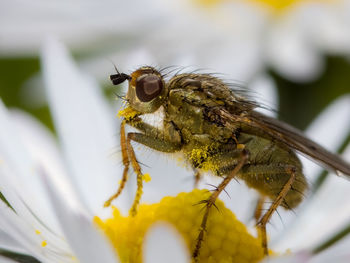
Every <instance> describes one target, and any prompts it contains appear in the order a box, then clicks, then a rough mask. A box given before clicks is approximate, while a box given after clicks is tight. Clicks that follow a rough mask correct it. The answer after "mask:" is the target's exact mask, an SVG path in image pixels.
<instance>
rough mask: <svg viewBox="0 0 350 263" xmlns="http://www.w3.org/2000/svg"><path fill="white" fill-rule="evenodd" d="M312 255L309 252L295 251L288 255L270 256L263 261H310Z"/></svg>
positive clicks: (266, 262) (300, 262) (268, 262)
mask: <svg viewBox="0 0 350 263" xmlns="http://www.w3.org/2000/svg"><path fill="white" fill-rule="evenodd" d="M310 258H311V255H309V254H307V253H295V254H291V255H286V256H277V257H273V256H272V257H269V258H267V259H265V260H263V261H262V262H261V263H309V261H310Z"/></svg>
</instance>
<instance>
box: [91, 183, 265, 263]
mask: <svg viewBox="0 0 350 263" xmlns="http://www.w3.org/2000/svg"><path fill="white" fill-rule="evenodd" d="M209 196H210V192H209V191H207V190H197V189H195V190H193V191H192V192H189V193H180V194H178V195H177V196H175V197H170V196H167V197H164V198H163V199H162V200H161V201H160V202H159V203H156V204H141V205H140V206H139V209H138V213H137V214H136V215H135V216H123V215H122V214H121V213H120V211H119V210H118V209H117V208H115V207H113V216H112V217H111V218H109V219H106V220H101V219H100V218H99V217H95V218H94V222H95V223H96V224H97V225H98V226H99V228H100V229H101V230H102V231H103V232H104V233H105V234H106V236H107V237H108V238H109V240H110V241H111V243H112V245H113V247H114V248H115V249H116V252H117V253H118V255H119V259H120V262H122V263H126V262H128V263H129V262H134V263H141V262H142V258H143V241H144V237H145V235H146V234H147V231H148V230H149V229H150V228H151V227H152V225H153V224H155V223H157V222H166V223H168V224H170V225H172V226H174V227H175V229H176V230H177V231H178V232H179V233H180V235H181V236H182V237H183V239H184V240H185V243H186V246H187V248H188V250H189V254H191V252H192V251H193V249H194V247H195V245H196V241H197V237H198V234H199V230H200V224H201V219H202V215H203V204H199V203H200V202H201V201H203V200H206V199H208V198H209ZM215 204H216V206H217V209H215V208H214V209H212V210H211V212H210V214H209V218H208V221H207V227H206V231H205V236H204V240H203V243H202V247H201V250H200V256H199V260H198V262H201V263H209V262H249V263H255V262H259V261H260V260H261V259H262V258H263V256H264V252H263V249H262V247H261V241H260V239H258V238H255V237H253V236H252V235H251V234H250V233H249V232H248V231H247V228H246V227H245V225H244V224H243V223H241V222H239V221H238V220H237V219H236V217H235V215H234V214H233V213H232V212H231V210H229V209H228V208H226V207H225V205H224V203H223V202H222V201H220V200H217V201H216V203H215Z"/></svg>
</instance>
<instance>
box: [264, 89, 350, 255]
mask: <svg viewBox="0 0 350 263" xmlns="http://www.w3.org/2000/svg"><path fill="white" fill-rule="evenodd" d="M329 127H336V128H335V129H332V131H331V135H330V128H329ZM349 132H350V97H349V96H343V97H341V98H339V99H338V100H336V101H335V102H333V103H332V104H331V105H330V106H329V107H327V108H326V110H324V112H322V113H321V114H320V115H319V117H318V118H317V119H316V120H315V121H314V122H313V123H312V124H311V125H310V127H309V128H308V129H307V134H308V135H309V137H310V138H312V139H314V140H315V141H316V142H318V143H320V144H321V145H323V146H325V147H326V148H327V149H329V150H330V151H333V152H335V151H336V149H337V148H339V147H340V145H341V144H342V143H343V141H344V139H345V137H346V136H347V135H348V134H349ZM301 157H302V161H303V166H304V174H305V175H306V177H307V179H308V181H309V183H310V185H312V184H313V182H314V181H315V179H316V178H317V177H316V175H317V174H318V173H319V172H320V171H321V170H322V167H320V166H319V165H318V164H314V163H313V162H311V161H310V160H307V159H306V158H305V157H303V156H301ZM348 158H349V157H348ZM338 185H339V186H338ZM348 187H350V184H348V182H346V181H345V180H344V179H343V178H339V177H337V176H335V175H334V174H330V176H329V178H328V179H327V181H326V182H325V184H324V185H323V188H322V190H321V191H319V192H317V194H316V196H313V197H312V199H311V200H307V201H304V203H303V204H302V205H301V206H300V207H298V208H297V209H296V210H295V212H294V213H291V212H288V211H284V210H281V211H280V214H281V218H282V222H283V224H284V225H288V228H286V227H283V229H280V230H279V231H277V232H276V233H275V234H274V235H275V236H274V238H276V239H274V240H273V243H274V244H276V248H282V247H283V246H285V247H290V248H294V246H297V247H298V248H301V247H303V244H304V243H303V242H301V239H303V237H305V236H306V234H305V233H304V232H303V231H304V229H306V230H305V231H310V232H312V231H315V232H316V233H317V231H316V230H315V228H314V227H317V226H318V227H320V226H319V225H318V224H316V223H315V220H316V221H317V222H318V223H319V224H321V223H322V222H324V223H325V224H329V227H327V228H326V229H325V230H324V231H319V233H317V234H313V235H312V237H313V239H314V240H313V241H311V239H310V240H309V241H308V242H307V244H308V245H310V246H311V243H312V242H314V243H315V242H317V239H319V238H321V236H324V235H323V234H325V233H326V232H327V233H328V232H331V231H334V229H335V228H337V227H339V225H341V222H342V221H343V220H346V218H347V213H348V211H347V210H348V209H347V207H348V206H347V205H346V204H345V203H343V201H342V200H346V196H347V195H348V193H349V189H348ZM327 189H328V190H327ZM335 189H336V190H335ZM338 199H340V200H339V201H338ZM310 202H311V203H310ZM342 206H345V207H342ZM327 209H330V211H333V210H334V209H336V210H338V209H339V210H341V211H342V212H341V213H339V214H338V212H334V213H337V214H338V215H339V217H338V216H337V218H338V219H339V221H340V222H339V221H338V220H331V219H330V218H328V216H329V215H330V212H329V211H328V210H327ZM327 218H328V220H331V221H330V222H329V223H326V222H327ZM293 220H294V222H293V223H292V225H290V224H291V221H293ZM309 224H311V226H309ZM322 228H324V227H322ZM274 229H275V227H274V228H271V230H272V231H271V233H273V232H274V231H275V230H274ZM278 232H279V234H280V235H278ZM296 236H297V237H296ZM279 238H282V239H283V243H282V241H279ZM298 242H300V243H299V244H296V243H298ZM314 243H313V244H314ZM282 244H283V245H282Z"/></svg>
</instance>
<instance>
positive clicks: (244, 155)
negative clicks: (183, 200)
mask: <svg viewBox="0 0 350 263" xmlns="http://www.w3.org/2000/svg"><path fill="white" fill-rule="evenodd" d="M240 153H241V157H240V159H239V161H238V163H237V165H236V166H235V168H234V169H233V170H232V171H231V172H230V173H229V174H228V175H227V176H226V177H225V178H224V179H223V180H222V182H221V183H220V184H219V186H218V187H217V188H216V189H215V190H214V191H213V193H212V194H211V196H210V197H209V198H208V199H207V200H205V201H204V202H203V203H206V206H205V212H204V216H203V219H202V223H201V226H200V231H199V234H198V237H197V243H196V247H195V249H194V251H193V254H192V257H193V259H194V260H195V262H198V258H199V252H200V248H201V245H202V242H203V239H204V233H205V231H206V226H207V221H208V216H209V211H210V208H211V207H212V206H215V201H216V199H217V198H218V196H219V195H220V193H221V192H222V191H223V190H224V189H225V187H226V186H227V185H228V184H229V182H230V181H231V180H232V179H233V178H234V177H235V176H236V175H237V173H238V172H239V171H240V170H241V168H242V166H243V165H244V164H245V163H246V161H247V159H248V152H247V151H246V150H244V149H243V150H242V151H241V152H240Z"/></svg>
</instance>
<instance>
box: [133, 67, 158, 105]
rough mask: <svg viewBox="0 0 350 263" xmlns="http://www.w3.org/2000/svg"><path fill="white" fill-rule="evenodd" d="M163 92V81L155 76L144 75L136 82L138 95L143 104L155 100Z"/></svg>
mask: <svg viewBox="0 0 350 263" xmlns="http://www.w3.org/2000/svg"><path fill="white" fill-rule="evenodd" d="M162 90H163V82H162V79H161V78H160V77H159V76H157V75H155V74H147V75H143V76H140V77H138V78H137V80H136V95H137V97H138V99H139V100H140V101H142V102H148V101H151V100H153V99H154V98H155V97H157V96H158V95H159V94H160V93H161V92H162Z"/></svg>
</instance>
